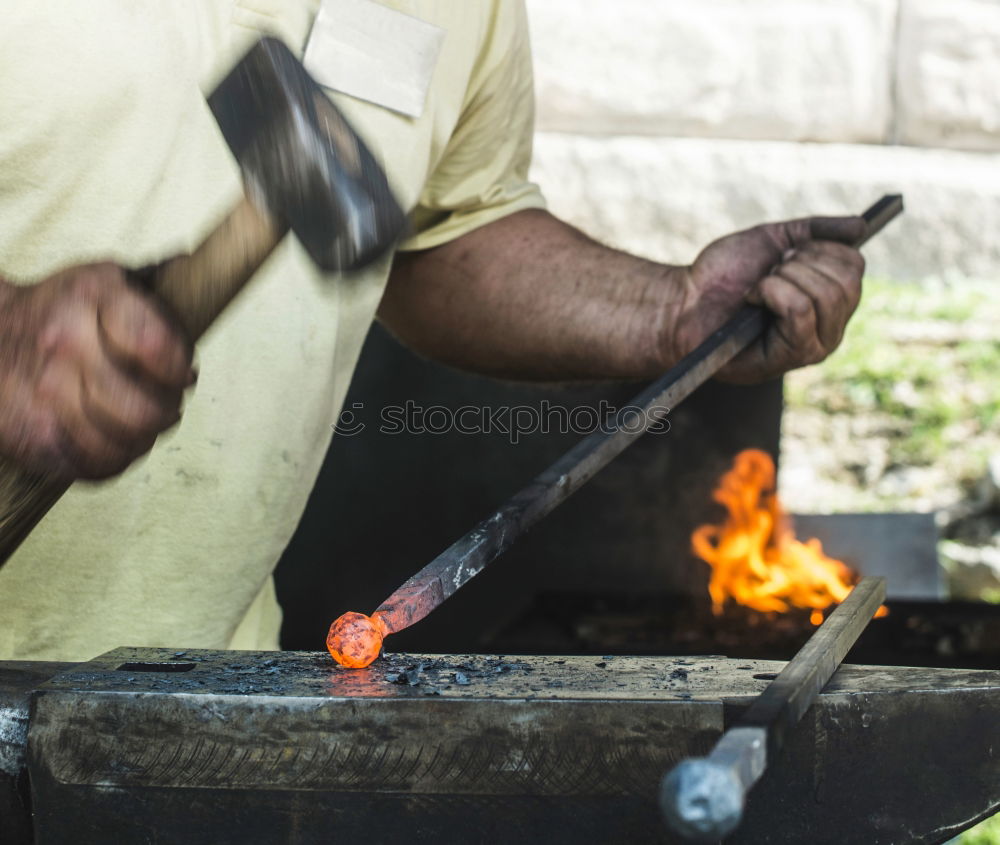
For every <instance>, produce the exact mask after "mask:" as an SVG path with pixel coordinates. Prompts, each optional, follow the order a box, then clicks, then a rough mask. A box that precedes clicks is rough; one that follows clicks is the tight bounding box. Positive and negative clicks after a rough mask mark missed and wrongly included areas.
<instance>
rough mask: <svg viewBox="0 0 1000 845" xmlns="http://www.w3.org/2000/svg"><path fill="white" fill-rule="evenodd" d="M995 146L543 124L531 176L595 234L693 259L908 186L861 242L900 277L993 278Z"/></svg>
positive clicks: (999, 215) (999, 177) (997, 202)
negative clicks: (731, 235) (884, 223)
mask: <svg viewBox="0 0 1000 845" xmlns="http://www.w3.org/2000/svg"><path fill="white" fill-rule="evenodd" d="M998 165H1000V156H997V155H990V154H982V153H961V152H952V151H936V150H918V149H910V148H904V147H877V146H859V145H836V144H794V143H781V142H773V143H771V142H741V141H706V140H687V139H666V138H642V137H622V138H593V137H578V136H567V135H562V134H556V133H542V134H540V135H539V136H538V138H537V141H536V157H535V167H534V171H533V176H534V178H535V179H536V181H538V182H539V183H540V184H541V185H542V188H543V190H544V191H545V192H546V195H547V196H548V198H549V202H550V206H551V208H552V210H553V212H554V213H556V214H557V215H559V216H561V217H563V218H564V219H566V220H569V221H570V222H572V223H574V224H576V225H578V226H579V227H580V228H582V229H584V230H585V231H587V232H588V233H590V234H591V235H593V236H594V237H596V238H598V239H600V240H603V241H605V242H607V243H610V244H613V245H615V246H618V247H621V248H624V249H628V250H631V251H633V252H636V253H639V254H643V255H647V256H649V257H651V258H656V259H660V260H667V261H676V262H685V263H686V262H689V261H691V260H692V259H693V258H694V256H695V255H696V254H697V251H698V249H700V248H701V247H702V246H704V245H705V244H706V243H708V242H709V241H710V240H712V239H713V238H715V237H718V236H720V235H723V234H726V233H727V232H730V231H734V230H736V229H740V228H745V227H747V226H750V225H753V224H756V223H759V222H763V221H766V220H777V219H783V218H787V217H793V216H799V215H806V214H838V213H860V212H861V211H863V210H864V209H865V208H866V207H867V206H868V205H869V204H870V203H871V202H873V201H874V200H875V199H877V198H878V197H879V196H881V194H883V193H891V192H902V193H903V194H905V196H906V201H907V213H906V215H905V216H904V218H902V219H901V220H899V221H897V222H895V223H893V224H892V226H891V227H890V228H889V229H887V230H886V232H885V233H883V234H882V235H880V236H879V237H878V238H877V239H876V240H875V241H873V242H872V244H871V245H870V246H869V247H867V248H866V255H867V256H868V261H869V264H868V266H869V273H870V274H872V275H878V276H881V277H885V278H889V279H892V280H898V281H930V280H944V281H962V280H965V279H969V278H972V279H982V280H995V274H996V267H997V266H998V264H1000V240H998V239H997V237H996V232H997V231H1000V166H998Z"/></svg>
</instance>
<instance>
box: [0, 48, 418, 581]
mask: <svg viewBox="0 0 1000 845" xmlns="http://www.w3.org/2000/svg"><path fill="white" fill-rule="evenodd" d="M208 102H209V106H210V107H211V110H212V113H213V114H214V115H215V118H216V120H217V121H218V123H219V126H220V128H221V129H222V134H223V136H224V137H225V139H226V141H227V143H228V144H229V146H230V148H231V149H232V151H233V155H234V156H235V157H236V160H237V161H238V162H239V165H240V169H241V171H242V173H243V181H244V186H245V196H244V198H243V200H242V201H241V202H240V203H239V205H238V206H237V207H236V208H235V209H234V210H233V211H232V213H231V214H230V215H229V216H228V217H227V218H226V219H225V220H224V221H223V222H222V223H221V224H220V225H219V227H218V228H217V229H216V230H215V231H214V232H213V233H212V234H211V235H210V236H209V237H208V239H207V240H206V241H205V242H204V243H203V244H202V245H201V246H200V247H199V248H198V249H197V250H195V252H194V253H192V254H191V255H185V256H179V257H177V258H173V259H171V260H169V261H166V262H164V263H163V264H160V265H158V266H155V267H152V268H148V269H146V270H143V271H141V272H139V273H135V274H133V281H135V282H136V283H137V284H142V285H144V286H146V287H148V288H149V289H150V290H152V291H153V292H154V293H155V294H156V295H157V296H159V297H160V298H161V299H162V300H163V301H164V303H166V304H167V306H169V308H170V309H171V310H172V311H173V313H174V314H175V315H176V317H177V318H178V320H179V321H180V323H181V325H182V326H183V327H184V328H185V329H186V331H187V333H188V336H189V337H190V339H191V340H192V341H195V340H197V339H198V338H199V337H201V335H202V334H203V333H204V332H205V330H206V329H207V328H208V327H209V325H211V323H212V321H213V320H215V318H216V317H218V316H219V314H220V313H221V312H222V310H223V309H224V308H225V307H226V305H228V304H229V302H230V301H231V300H232V299H233V297H235V296H236V294H237V293H239V291H240V290H241V289H242V288H243V286H244V285H245V284H246V283H247V281H249V279H250V278H251V277H252V276H253V274H254V273H255V272H256V270H257V269H258V268H259V267H260V266H261V265H262V264H263V263H264V261H265V260H266V259H267V257H268V256H269V255H270V254H271V252H272V251H273V250H274V248H275V247H276V246H277V245H278V244H279V243H280V242H281V240H282V239H283V238H284V236H285V235H286V234H287V233H288V232H289V230H291V231H292V232H294V233H295V235H296V236H297V237H298V239H299V241H301V243H302V245H303V247H305V249H306V251H307V252H308V253H309V255H310V256H311V257H312V259H313V261H315V262H316V263H317V264H318V265H319V266H320V267H321V268H322V269H324V270H328V271H333V270H353V269H356V268H359V267H362V266H364V265H365V264H367V263H369V262H371V261H373V260H374V259H376V258H378V257H379V256H380V255H382V254H383V253H384V252H385V251H386V250H387V249H388V248H389V247H390V246H391V245H392V244H393V243H394V242H395V241H396V240H397V238H398V237H399V235H400V233H401V232H402V230H403V226H404V224H405V215H404V214H403V211H402V209H401V208H400V207H399V205H398V204H397V202H396V200H395V198H394V197H393V195H392V192H391V191H390V189H389V184H388V182H387V180H386V177H385V174H384V173H383V171H382V169H381V167H380V166H379V165H378V163H377V162H376V161H375V159H374V158H373V157H372V155H371V153H370V152H369V151H368V149H367V148H366V147H365V145H364V143H363V142H362V141H361V139H360V138H359V137H358V136H357V135H356V134H355V132H354V130H353V129H352V128H351V127H350V126H349V125H348V123H347V121H346V120H345V119H344V118H343V116H342V115H341V114H340V112H339V111H338V110H337V109H336V107H335V106H334V105H333V103H331V102H330V100H329V99H328V98H327V97H326V95H325V94H324V93H323V91H322V89H321V88H320V87H319V85H317V84H316V82H314V81H313V79H312V78H311V77H310V76H309V74H308V73H306V71H305V68H303V67H302V65H301V63H300V62H299V61H298V59H296V58H295V56H293V55H292V53H291V52H290V51H289V50H288V48H287V47H285V45H284V44H282V43H281V42H280V41H277V40H275V39H272V38H265V39H263V40H261V41H260V42H258V43H257V44H256V45H255V46H254V47H253V48H252V49H251V50H250V52H249V53H247V55H246V56H245V57H244V58H243V59H242V60H241V61H240V62H239V63H238V64H237V65H236V67H235V68H234V69H233V70H232V72H231V73H230V74H229V75H228V76H227V77H226V78H225V79H224V80H223V81H222V82H221V83H220V84H219V86H218V87H217V88H216V89H215V91H214V92H213V93H212V94H211V95H210V96H209V98H208ZM68 486H69V484H68V483H67V482H65V481H62V480H57V479H52V478H49V477H45V476H40V475H35V474H31V473H26V472H23V471H21V470H19V469H17V468H15V467H13V466H11V465H10V464H9V463H6V462H0V566H2V565H3V563H4V562H5V561H6V560H7V559H8V558H9V557H10V556H11V554H12V553H13V552H14V550H15V549H17V547H18V546H19V545H20V544H21V542H22V541H23V540H24V538H25V537H26V536H27V535H28V534H29V533H30V532H31V530H32V529H33V528H34V527H35V525H37V524H38V521H39V520H40V519H41V518H42V517H43V516H44V515H45V514H46V513H47V512H48V510H49V509H50V508H51V507H52V505H54V504H55V502H56V501H57V500H58V499H59V497H60V496H61V495H62V494H63V493H64V492H65V491H66V489H67V488H68Z"/></svg>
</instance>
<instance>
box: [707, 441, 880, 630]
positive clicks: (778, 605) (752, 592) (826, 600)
mask: <svg viewBox="0 0 1000 845" xmlns="http://www.w3.org/2000/svg"><path fill="white" fill-rule="evenodd" d="M713 498H714V499H715V500H716V501H717V502H719V503H720V504H723V505H725V506H726V509H727V510H728V515H727V516H726V519H725V520H724V521H723V523H722V524H721V525H702V526H700V527H699V528H698V529H696V530H695V532H694V533H693V534H692V535H691V546H692V548H693V550H694V553H695V554H696V555H698V557H700V558H701V559H702V560H704V561H705V562H706V563H707V564H708V565H709V566H711V567H712V577H711V580H710V581H709V585H708V591H709V594H710V595H711V597H712V610H713V611H714V612H715V613H716V614H719V613H722V609H723V607H724V606H725V604H726V601H727V600H730V599H732V600H733V601H735V602H736V603H737V604H742V605H745V606H747V607H750V608H753V609H754V610H759V611H763V612H770V613H787V612H788V611H789V610H790V609H791V608H793V607H799V608H806V609H809V608H811V609H812V614H811V615H810V620H811V621H812V623H813V625H820V624H822V622H823V611H824V610H826V609H827V608H829V607H831V606H832V605H836V604H840V602H842V601H843V600H844V599H845V598H847V595H848V593H850V592H851V588H852V587H853V585H854V584H855V583H856V582H857V580H858V577H857V575H856V573H854V572H853V571H852V570H851V569H850V568H849V567H848V566H846V565H845V564H844V563H842V562H841V561H839V560H834V559H833V558H830V557H827V556H826V555H825V554H823V546H822V544H821V543H820V541H819V540H816V539H812V540H807V541H806V542H805V543H801V542H799V541H798V540H796V539H795V534H794V532H793V530H792V524H791V520H790V519H789V518H788V516H787V514H786V513H785V512H784V510H783V509H782V507H781V502H780V501H779V500H778V494H777V491H776V490H775V472H774V461H772V460H771V456H770V455H768V454H767V453H766V452H762V451H760V450H759V449H747V450H746V451H744V452H740V454H739V455H737V456H736V459H735V460H734V461H733V468H732V469H731V470H730V471H729V472H727V473H726V474H725V475H724V476H723V477H722V480H721V482H720V483H719V487H718V489H717V490H716V491H715V493H714V494H713ZM886 612H887V611H885V608H883V609H882V610H881V611H880V612H879V615H884V614H885V613H886Z"/></svg>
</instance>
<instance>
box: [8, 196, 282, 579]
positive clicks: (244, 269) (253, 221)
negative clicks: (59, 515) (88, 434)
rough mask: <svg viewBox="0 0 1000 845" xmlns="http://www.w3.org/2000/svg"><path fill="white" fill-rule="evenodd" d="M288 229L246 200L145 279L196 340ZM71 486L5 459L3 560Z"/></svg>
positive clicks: (192, 338)
mask: <svg viewBox="0 0 1000 845" xmlns="http://www.w3.org/2000/svg"><path fill="white" fill-rule="evenodd" d="M286 232H287V228H286V227H285V226H283V225H281V224H278V223H276V222H275V221H274V220H273V219H272V218H271V217H270V215H268V214H265V213H262V212H260V211H258V209H257V208H256V207H255V206H254V205H253V203H251V202H250V201H249V200H244V201H243V202H241V203H240V204H239V206H237V208H236V209H235V210H234V211H233V213H232V214H230V215H229V217H228V218H226V220H225V221H223V223H222V224H221V225H220V226H219V227H218V228H217V229H216V230H215V231H214V232H213V233H212V234H211V235H210V236H209V237H208V239H207V240H206V241H205V242H204V243H203V244H202V245H201V247H199V248H198V249H197V250H196V251H195V252H194V253H192V254H191V255H184V256H179V257H178V258H174V259H172V260H170V261H168V262H166V263H165V264H161V265H160V266H159V267H157V268H155V269H153V270H151V271H149V273H148V274H146V276H145V278H144V279H143V280H142V281H143V283H144V284H147V285H149V287H150V288H152V290H153V291H154V292H155V293H156V294H157V296H159V297H160V298H161V299H162V300H163V301H164V302H165V303H166V304H167V305H168V306H169V307H170V309H171V310H172V311H173V313H174V315H175V316H176V317H177V319H178V320H179V321H180V323H181V325H182V326H183V327H184V328H185V330H186V331H187V333H188V336H189V337H190V338H191V340H192V341H195V340H197V339H198V338H199V337H201V335H202V334H203V333H204V332H205V329H207V328H208V327H209V325H211V323H212V322H213V321H214V320H215V318H216V317H218V316H219V314H220V313H221V312H222V310H223V309H224V308H225V307H226V306H227V305H228V304H229V303H230V302H231V301H232V299H233V297H235V296H236V294H237V293H239V291H240V290H241V289H242V288H243V286H244V285H245V284H246V282H247V281H248V280H249V279H250V277H251V276H252V275H253V274H254V272H255V271H256V270H257V268H258V267H260V265H261V264H263V263H264V261H265V260H266V259H267V257H268V256H269V255H270V254H271V252H272V251H273V250H274V248H275V247H276V246H277V245H278V243H279V241H281V239H282V238H283V237H284V236H285V234H286ZM69 486H70V483H69V482H67V481H62V480H58V479H52V478H49V477H46V476H41V475H35V474H32V473H28V472H25V471H24V470H21V469H19V468H17V467H15V466H13V465H12V464H11V463H10V462H9V461H3V460H2V459H0V566H2V565H3V564H4V563H5V562H6V561H7V559H8V558H9V557H10V556H11V555H12V554H13V553H14V551H15V550H16V549H17V548H18V546H20V545H21V543H22V542H23V541H24V539H25V538H26V537H27V536H28V534H29V533H30V532H31V530H32V529H33V528H34V527H35V526H36V525H37V524H38V521H39V520H40V519H41V518H42V517H43V516H45V514H46V513H48V511H49V510H50V509H51V508H52V506H53V505H54V504H55V503H56V502H57V501H58V500H59V497H60V496H62V494H63V493H65V492H66V490H67V489H68V488H69Z"/></svg>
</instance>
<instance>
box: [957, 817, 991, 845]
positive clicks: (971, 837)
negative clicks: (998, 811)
mask: <svg viewBox="0 0 1000 845" xmlns="http://www.w3.org/2000/svg"><path fill="white" fill-rule="evenodd" d="M956 841H957V842H958V843H959V845H1000V815H997V816H994V817H993V818H992V819H987V820H986V821H984V822H983V823H982V824H980V825H976V827H974V828H972V830H967V831H966V832H965V833H963V834H962V835H961V836H959V837H958V839H957V840H956Z"/></svg>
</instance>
